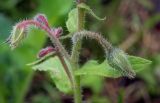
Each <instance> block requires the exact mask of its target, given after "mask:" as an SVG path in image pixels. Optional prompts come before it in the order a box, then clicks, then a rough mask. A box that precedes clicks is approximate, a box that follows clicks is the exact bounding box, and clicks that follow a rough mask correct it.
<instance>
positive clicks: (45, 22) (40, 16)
mask: <svg viewBox="0 0 160 103" xmlns="http://www.w3.org/2000/svg"><path fill="white" fill-rule="evenodd" d="M34 20H35V21H37V22H39V23H40V24H42V25H45V26H46V27H47V28H50V27H49V24H48V20H47V18H46V16H45V15H44V14H38V15H36V16H35V17H34Z"/></svg>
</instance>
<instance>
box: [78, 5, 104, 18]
mask: <svg viewBox="0 0 160 103" xmlns="http://www.w3.org/2000/svg"><path fill="white" fill-rule="evenodd" d="M78 7H79V8H82V9H85V10H87V12H88V13H90V14H91V15H92V16H93V17H95V18H96V19H98V20H105V19H106V17H104V18H100V17H98V16H97V15H96V14H95V13H94V12H93V10H92V9H91V8H90V7H89V6H88V5H86V4H85V3H81V4H79V5H78Z"/></svg>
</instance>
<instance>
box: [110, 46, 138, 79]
mask: <svg viewBox="0 0 160 103" xmlns="http://www.w3.org/2000/svg"><path fill="white" fill-rule="evenodd" d="M107 59H108V63H109V64H110V66H112V67H113V68H115V69H116V70H118V71H119V72H121V73H122V75H123V76H127V77H129V78H134V77H135V75H136V74H135V72H134V71H133V70H132V66H131V64H130V62H129V60H128V58H127V55H126V54H125V53H124V52H123V51H122V50H121V49H119V48H113V49H111V50H110V51H109V52H108V55H107Z"/></svg>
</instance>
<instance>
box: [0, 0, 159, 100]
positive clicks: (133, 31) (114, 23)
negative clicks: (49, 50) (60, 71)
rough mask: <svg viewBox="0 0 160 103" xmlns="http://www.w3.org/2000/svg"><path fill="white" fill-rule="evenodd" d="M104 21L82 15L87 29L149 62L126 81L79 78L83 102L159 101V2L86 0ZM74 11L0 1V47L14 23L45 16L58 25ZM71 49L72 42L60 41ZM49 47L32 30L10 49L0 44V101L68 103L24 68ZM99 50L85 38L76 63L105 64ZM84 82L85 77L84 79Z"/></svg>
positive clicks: (65, 2)
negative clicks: (14, 47) (15, 46)
mask: <svg viewBox="0 0 160 103" xmlns="http://www.w3.org/2000/svg"><path fill="white" fill-rule="evenodd" d="M86 1H87V4H88V5H90V7H91V8H92V9H93V11H94V12H95V13H96V14H97V15H98V16H100V17H103V16H106V18H107V19H106V20H105V21H98V20H96V19H94V18H93V17H92V16H90V15H87V16H86V22H85V23H86V29H89V30H92V31H96V32H100V33H102V34H103V35H104V36H105V37H106V38H108V40H109V41H110V42H111V43H113V45H115V46H119V47H121V48H122V49H123V50H125V51H126V52H127V53H128V54H132V55H137V56H140V57H144V58H146V59H149V60H151V61H152V62H153V63H152V65H150V66H149V67H148V68H146V69H145V70H143V71H141V72H140V73H138V74H137V77H136V78H135V79H132V80H129V79H127V78H117V79H111V78H101V77H94V76H92V77H88V78H85V77H83V78H82V85H83V96H84V101H85V103H160V0H86ZM73 7H75V0H0V43H1V42H4V41H5V40H6V38H7V37H8V36H9V35H10V32H11V30H12V26H13V25H15V24H16V23H17V22H19V21H21V20H23V19H28V18H32V17H33V16H34V15H36V14H37V13H44V14H46V16H47V17H48V20H49V23H50V25H51V26H53V27H58V26H62V27H63V29H64V34H63V35H67V34H68V31H67V29H66V25H65V21H66V20H67V18H68V17H67V16H68V15H67V14H68V12H69V11H70V10H71V9H72V8H73ZM63 43H64V45H65V46H66V48H67V49H68V51H70V50H71V41H70V40H69V39H67V40H64V41H63ZM46 45H51V43H50V41H49V39H48V38H47V37H46V36H45V33H44V32H43V31H40V30H37V29H33V30H31V31H30V33H29V35H28V36H27V39H26V40H25V41H24V42H23V43H22V44H21V46H19V47H18V48H17V49H15V50H10V48H9V45H7V44H5V45H0V103H72V102H73V98H72V96H68V95H65V94H63V93H61V92H59V91H58V90H57V89H56V88H55V85H54V84H53V82H52V81H51V80H50V78H49V77H48V76H47V75H46V74H45V73H43V72H34V71H33V70H32V69H31V68H30V67H28V66H26V64H27V63H30V62H32V61H34V60H36V57H37V53H38V52H39V50H40V49H41V48H43V47H45V46H46ZM95 45H97V46H95ZM103 55H104V53H103V50H101V48H100V47H99V46H98V44H96V43H95V42H93V41H92V40H84V44H83V49H82V53H81V57H80V63H81V64H83V63H85V62H86V61H87V60H88V59H90V58H95V59H99V60H100V61H99V62H101V61H103V60H104V56H103ZM84 78H85V79H84Z"/></svg>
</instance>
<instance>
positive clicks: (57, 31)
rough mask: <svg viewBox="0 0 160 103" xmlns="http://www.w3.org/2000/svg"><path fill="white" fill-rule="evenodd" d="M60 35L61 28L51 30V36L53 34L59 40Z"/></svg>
mask: <svg viewBox="0 0 160 103" xmlns="http://www.w3.org/2000/svg"><path fill="white" fill-rule="evenodd" d="M62 33H63V29H62V28H61V27H58V28H55V29H52V34H53V35H54V36H56V37H57V38H59V37H60V36H61V34H62Z"/></svg>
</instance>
